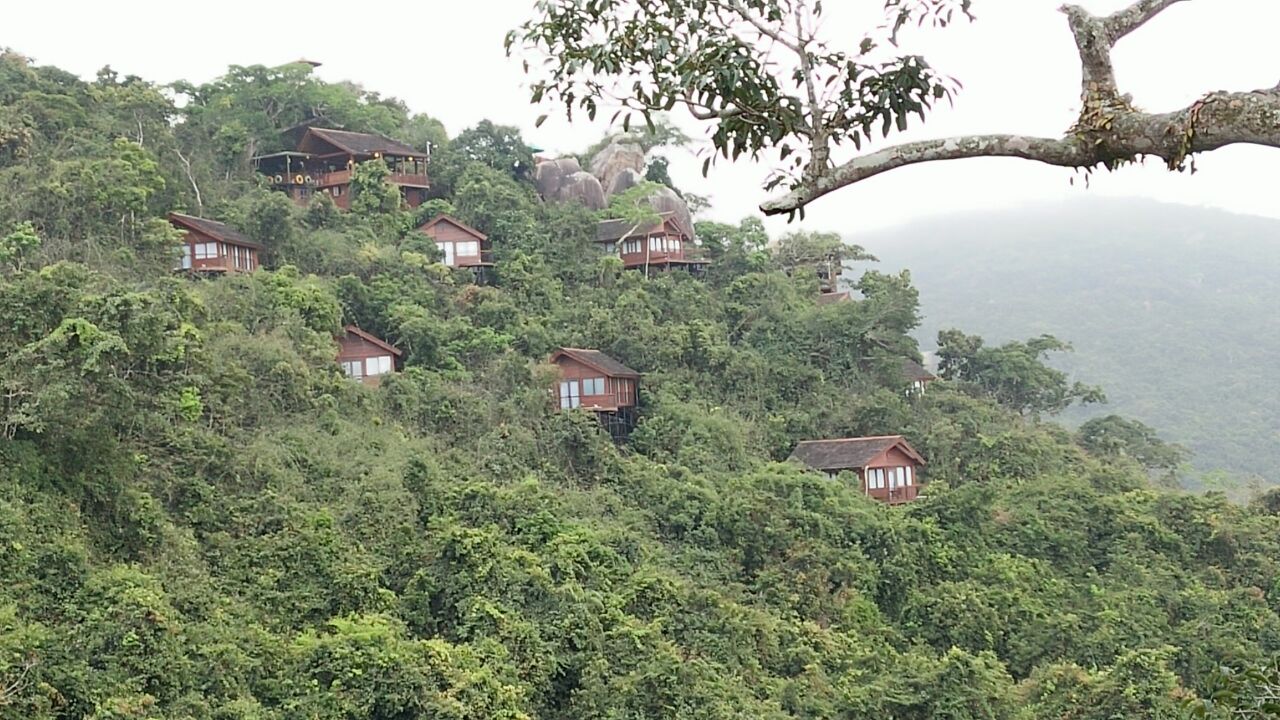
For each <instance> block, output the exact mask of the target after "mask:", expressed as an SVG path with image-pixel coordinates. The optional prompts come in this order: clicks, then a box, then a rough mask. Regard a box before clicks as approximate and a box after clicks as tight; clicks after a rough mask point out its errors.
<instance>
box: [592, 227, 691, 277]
mask: <svg viewBox="0 0 1280 720" xmlns="http://www.w3.org/2000/svg"><path fill="white" fill-rule="evenodd" d="M596 244H597V245H598V246H599V247H600V248H601V249H602V250H604V252H605V253H607V254H609V255H617V256H618V257H620V258H622V266H623V267H624V268H627V269H628V270H645V271H649V270H672V269H680V270H688V271H690V272H696V273H701V272H702V271H703V270H706V267H707V261H706V260H702V259H696V258H694V257H692V250H693V248H692V237H691V236H690V234H689V232H688V231H687V230H686V229H685V228H683V227H681V226H680V223H679V221H678V220H677V219H676V214H675V213H673V212H666V213H661V214H660V215H659V216H658V220H657V222H654V223H652V224H649V225H644V226H641V227H637V226H636V225H635V223H633V222H631V221H629V220H602V221H600V223H599V224H598V225H597V226H596Z"/></svg>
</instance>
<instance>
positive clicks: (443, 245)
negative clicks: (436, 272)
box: [436, 242, 455, 266]
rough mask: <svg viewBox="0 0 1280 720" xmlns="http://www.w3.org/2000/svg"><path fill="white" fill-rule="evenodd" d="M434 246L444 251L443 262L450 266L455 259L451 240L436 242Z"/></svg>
mask: <svg viewBox="0 0 1280 720" xmlns="http://www.w3.org/2000/svg"><path fill="white" fill-rule="evenodd" d="M436 247H437V248H440V252H442V253H444V264H445V265H449V266H452V265H453V261H454V259H455V255H454V252H453V251H454V247H453V243H451V242H438V243H436Z"/></svg>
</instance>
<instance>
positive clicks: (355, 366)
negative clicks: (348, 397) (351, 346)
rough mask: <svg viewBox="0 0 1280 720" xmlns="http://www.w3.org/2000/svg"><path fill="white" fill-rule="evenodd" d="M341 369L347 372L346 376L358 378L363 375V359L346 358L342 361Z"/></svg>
mask: <svg viewBox="0 0 1280 720" xmlns="http://www.w3.org/2000/svg"><path fill="white" fill-rule="evenodd" d="M342 371H343V372H345V373H346V374H347V377H349V378H355V379H356V380H359V379H360V378H362V377H364V361H363V360H348V361H346V362H344V363H342Z"/></svg>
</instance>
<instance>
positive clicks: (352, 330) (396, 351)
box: [343, 325, 403, 357]
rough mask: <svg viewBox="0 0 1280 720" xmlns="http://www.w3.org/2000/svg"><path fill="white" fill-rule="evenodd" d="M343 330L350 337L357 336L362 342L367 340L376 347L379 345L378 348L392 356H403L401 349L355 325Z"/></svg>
mask: <svg viewBox="0 0 1280 720" xmlns="http://www.w3.org/2000/svg"><path fill="white" fill-rule="evenodd" d="M343 330H345V331H346V332H347V334H348V335H355V336H356V337H358V338H360V339H361V340H367V341H368V342H370V343H373V344H374V345H377V346H378V347H380V348H382V349H383V350H386V351H387V352H389V353H391V354H392V355H395V356H397V357H399V356H400V355H402V354H403V353H402V352H401V350H400V348H398V347H396V346H395V345H392V344H391V343H389V342H387V341H386V340H383V339H382V338H380V337H377V336H376V335H370V334H369V333H367V332H365V331H363V330H361V329H360V328H358V327H356V326H355V325H348V326H346V327H345V328H343Z"/></svg>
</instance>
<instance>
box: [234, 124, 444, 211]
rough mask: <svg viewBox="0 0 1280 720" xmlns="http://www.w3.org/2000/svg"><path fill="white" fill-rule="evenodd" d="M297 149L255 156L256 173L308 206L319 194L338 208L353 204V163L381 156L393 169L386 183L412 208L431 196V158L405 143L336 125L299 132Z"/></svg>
mask: <svg viewBox="0 0 1280 720" xmlns="http://www.w3.org/2000/svg"><path fill="white" fill-rule="evenodd" d="M295 134H297V141H296V143H295V149H293V150H290V151H286V152H278V153H272V154H270V155H259V156H258V157H255V158H254V159H253V161H254V166H255V167H257V169H258V172H260V173H262V174H263V175H265V176H266V177H267V178H269V180H270V183H271V186H272V187H274V188H276V189H277V190H281V191H283V192H285V193H287V194H288V195H289V197H291V198H293V200H294V202H296V203H298V204H300V205H306V204H307V203H310V202H311V198H312V197H313V196H314V195H316V194H318V193H319V194H324V195H328V196H329V197H330V198H332V199H333V202H334V204H335V205H337V206H338V207H340V208H342V209H344V210H349V209H350V208H351V174H352V173H353V172H354V171H355V166H356V165H357V164H359V163H362V162H366V161H368V160H379V159H380V160H382V161H383V162H385V163H386V164H387V167H388V168H389V169H390V170H391V175H390V177H388V178H387V180H388V182H390V183H391V184H392V185H394V186H396V187H398V188H400V195H401V197H402V198H403V199H404V202H405V204H406V205H408V206H409V207H417V206H419V205H421V204H422V203H423V202H425V201H426V199H427V189H428V188H429V187H431V183H430V182H428V181H427V160H428V159H429V153H424V152H419V151H418V150H414V149H413V148H412V147H409V146H408V145H405V144H404V143H402V142H398V141H396V140H392V139H390V138H386V137H383V136H381V135H374V134H372V133H358V132H350V131H348V130H335V129H333V128H319V127H304V128H299V129H298V130H297V133H295Z"/></svg>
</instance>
